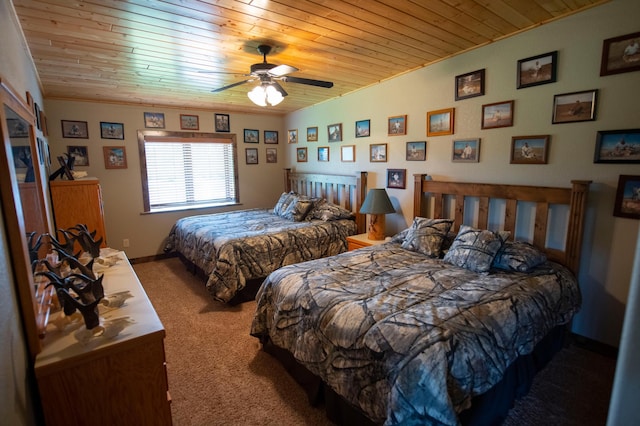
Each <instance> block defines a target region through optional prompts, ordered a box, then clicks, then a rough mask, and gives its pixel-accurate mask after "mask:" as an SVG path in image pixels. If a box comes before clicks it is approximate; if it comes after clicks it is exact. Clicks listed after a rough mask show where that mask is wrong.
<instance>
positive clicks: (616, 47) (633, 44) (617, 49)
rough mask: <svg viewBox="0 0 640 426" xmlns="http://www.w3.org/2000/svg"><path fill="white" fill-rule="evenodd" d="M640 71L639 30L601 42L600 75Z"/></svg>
mask: <svg viewBox="0 0 640 426" xmlns="http://www.w3.org/2000/svg"><path fill="white" fill-rule="evenodd" d="M631 71H640V32H637V33H631V34H626V35H622V36H618V37H613V38H608V39H606V40H605V41H603V42H602V61H601V63H600V75H611V74H620V73H623V72H631Z"/></svg>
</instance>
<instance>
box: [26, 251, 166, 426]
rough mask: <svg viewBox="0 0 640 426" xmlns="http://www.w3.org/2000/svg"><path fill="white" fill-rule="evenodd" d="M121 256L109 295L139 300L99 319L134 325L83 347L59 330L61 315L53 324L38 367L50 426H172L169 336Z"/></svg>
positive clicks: (108, 273) (109, 280) (110, 272)
mask: <svg viewBox="0 0 640 426" xmlns="http://www.w3.org/2000/svg"><path fill="white" fill-rule="evenodd" d="M117 255H118V257H119V259H120V260H119V261H118V264H116V265H115V266H112V267H110V268H108V269H106V270H104V278H103V284H104V289H105V295H109V294H110V293H113V292H120V291H123V290H128V291H129V292H130V293H131V295H132V296H133V297H131V298H129V299H127V300H126V303H125V305H124V306H122V307H120V308H116V309H109V308H106V307H104V306H102V305H101V306H100V316H101V318H103V319H104V320H105V321H109V320H113V319H115V318H127V319H128V320H129V324H128V325H127V327H126V328H124V330H122V331H121V332H120V333H119V334H118V335H117V336H116V337H113V338H107V337H104V336H95V337H93V338H92V339H91V340H89V341H88V342H87V343H80V342H79V341H78V340H77V339H76V338H75V337H74V333H75V331H76V330H63V331H60V330H58V329H56V328H55V327H54V323H55V322H56V317H57V315H59V313H56V314H53V315H52V317H51V319H50V321H49V326H48V329H47V335H46V337H45V339H44V341H43V350H42V352H40V353H39V354H38V355H37V357H36V362H35V375H36V379H37V382H38V388H39V391H40V400H41V404H42V409H43V413H44V418H45V422H46V424H47V425H48V426H55V425H65V426H72V425H78V426H80V425H105V426H106V425H109V426H110V425H115V424H131V425H150V426H151V425H154V426H155V425H170V424H171V409H170V400H169V393H168V383H167V375H166V369H165V354H164V336H165V331H164V328H163V325H162V323H161V322H160V319H159V318H158V316H157V314H156V312H155V310H154V309H153V306H152V305H151V302H150V301H149V299H148V297H147V295H146V293H145V292H144V289H143V288H142V285H141V284H140V282H139V281H138V278H137V276H136V275H135V272H134V271H133V268H132V267H131V264H130V263H129V261H128V260H127V258H126V256H125V254H124V253H123V252H118V254H117ZM82 328H84V325H82Z"/></svg>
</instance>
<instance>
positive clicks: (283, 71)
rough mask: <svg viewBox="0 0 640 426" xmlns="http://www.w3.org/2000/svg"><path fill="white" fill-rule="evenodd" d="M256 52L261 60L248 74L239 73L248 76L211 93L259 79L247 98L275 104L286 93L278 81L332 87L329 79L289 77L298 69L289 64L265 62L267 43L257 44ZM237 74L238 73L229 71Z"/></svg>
mask: <svg viewBox="0 0 640 426" xmlns="http://www.w3.org/2000/svg"><path fill="white" fill-rule="evenodd" d="M258 52H259V53H260V54H261V55H262V57H263V62H262V63H258V64H253V65H251V72H250V73H249V74H241V75H243V76H246V77H249V78H248V79H246V80H242V81H238V82H236V83H233V84H229V85H228V86H224V87H221V88H219V89H214V90H212V92H213V93H218V92H222V91H223V90H227V89H230V88H232V87H236V86H239V85H241V84H245V83H249V82H253V81H256V80H259V81H260V85H259V86H256V87H255V88H254V89H253V90H251V91H250V92H249V93H248V95H249V98H250V99H251V100H252V101H253V102H254V103H256V104H257V105H260V106H266V105H267V104H269V105H277V104H278V103H280V102H282V99H283V98H284V97H285V96H287V95H288V93H287V92H286V90H284V88H283V87H282V86H281V85H280V84H279V83H278V80H279V81H283V82H285V83H298V84H306V85H309V86H316V87H325V88H331V87H333V83H332V82H330V81H322V80H312V79H308V78H300V77H291V76H289V74H291V73H294V72H296V71H298V68H295V67H292V66H290V65H284V64H283V65H275V64H270V63H268V62H267V55H268V54H269V52H271V46H269V45H267V44H261V45H259V46H258ZM229 74H238V73H229Z"/></svg>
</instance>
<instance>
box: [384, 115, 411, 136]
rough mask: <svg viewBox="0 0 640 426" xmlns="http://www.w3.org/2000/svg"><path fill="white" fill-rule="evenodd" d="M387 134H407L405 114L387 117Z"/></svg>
mask: <svg viewBox="0 0 640 426" xmlns="http://www.w3.org/2000/svg"><path fill="white" fill-rule="evenodd" d="M387 127H388V128H387V134H388V135H389V136H399V135H406V134H407V116H406V115H396V116H394V117H389V119H388V121H387Z"/></svg>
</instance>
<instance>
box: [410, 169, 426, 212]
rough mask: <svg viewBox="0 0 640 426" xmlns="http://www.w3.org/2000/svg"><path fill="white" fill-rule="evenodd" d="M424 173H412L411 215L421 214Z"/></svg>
mask: <svg viewBox="0 0 640 426" xmlns="http://www.w3.org/2000/svg"><path fill="white" fill-rule="evenodd" d="M425 176H427V175H426V173H422V174H417V173H416V174H414V175H413V217H418V216H422V181H423V180H424V178H425Z"/></svg>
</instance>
